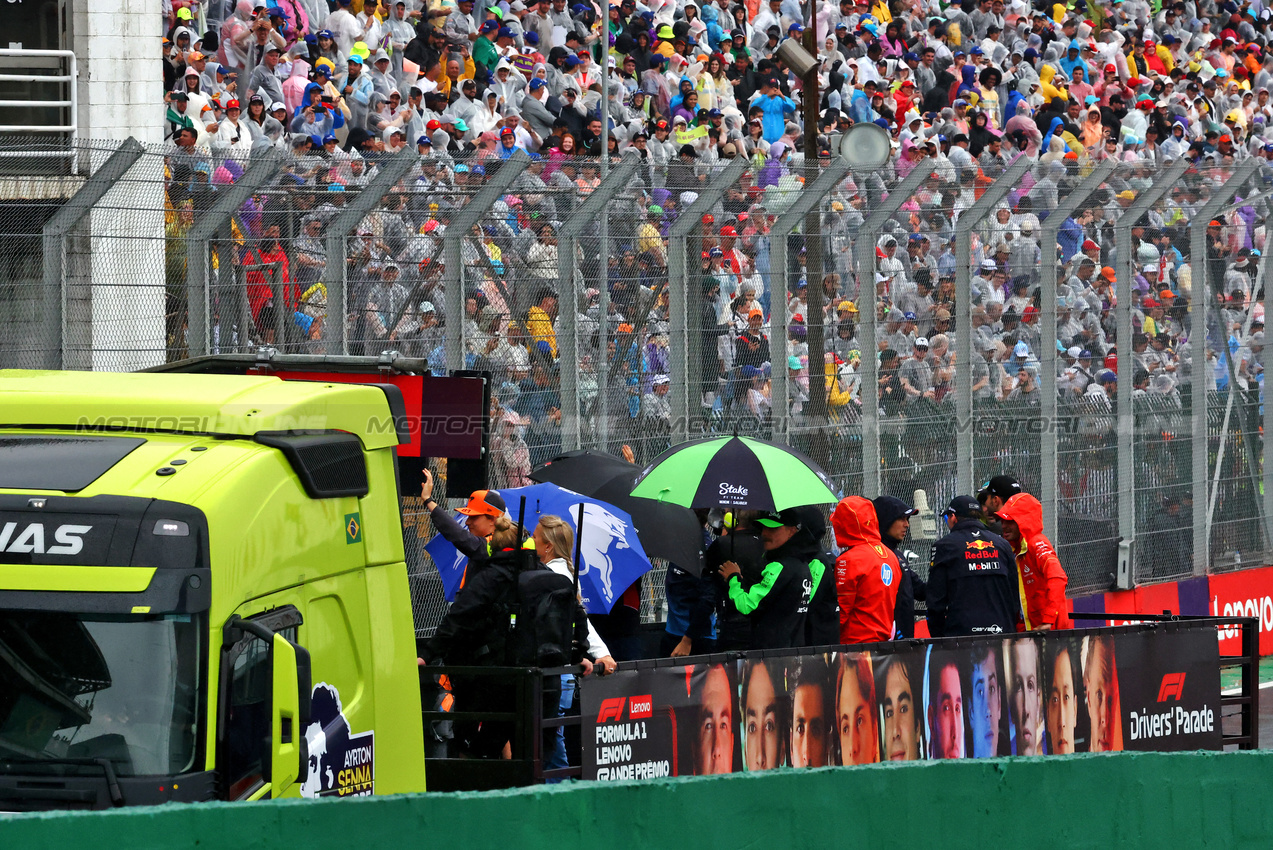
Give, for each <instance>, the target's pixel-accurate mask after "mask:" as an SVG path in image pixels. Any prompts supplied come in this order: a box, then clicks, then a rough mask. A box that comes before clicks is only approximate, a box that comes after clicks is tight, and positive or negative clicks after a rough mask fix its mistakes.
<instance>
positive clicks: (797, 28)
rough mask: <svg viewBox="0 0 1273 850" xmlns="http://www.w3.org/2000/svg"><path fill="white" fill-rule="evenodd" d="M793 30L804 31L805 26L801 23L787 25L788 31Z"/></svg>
mask: <svg viewBox="0 0 1273 850" xmlns="http://www.w3.org/2000/svg"><path fill="white" fill-rule="evenodd" d="M792 31H794V32H804V27H803V26H801V25H800V24H792V25H791V26H789V27H787V32H792Z"/></svg>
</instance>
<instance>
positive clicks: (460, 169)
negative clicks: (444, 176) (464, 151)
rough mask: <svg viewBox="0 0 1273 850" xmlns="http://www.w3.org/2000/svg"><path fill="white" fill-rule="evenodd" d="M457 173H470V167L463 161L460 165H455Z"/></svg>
mask: <svg viewBox="0 0 1273 850" xmlns="http://www.w3.org/2000/svg"><path fill="white" fill-rule="evenodd" d="M455 173H456V174H468V173H469V167H468V166H467V165H465V164H464V163H462V162H461V163H460V164H459V165H457V166H455Z"/></svg>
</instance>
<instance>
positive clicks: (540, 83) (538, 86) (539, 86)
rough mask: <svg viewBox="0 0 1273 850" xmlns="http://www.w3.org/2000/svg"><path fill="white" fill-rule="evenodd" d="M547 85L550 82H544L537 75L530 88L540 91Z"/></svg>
mask: <svg viewBox="0 0 1273 850" xmlns="http://www.w3.org/2000/svg"><path fill="white" fill-rule="evenodd" d="M546 85H548V83H546V82H544V81H543V80H541V79H540V78H539V77H535V78H534V79H533V80H531V81H530V90H531V91H539V90H540V89H542V88H543V87H544V86H546Z"/></svg>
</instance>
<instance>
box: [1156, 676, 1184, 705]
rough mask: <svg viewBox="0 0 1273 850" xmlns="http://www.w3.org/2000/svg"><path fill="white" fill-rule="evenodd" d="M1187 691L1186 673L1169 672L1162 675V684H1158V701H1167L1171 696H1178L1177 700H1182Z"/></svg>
mask: <svg viewBox="0 0 1273 850" xmlns="http://www.w3.org/2000/svg"><path fill="white" fill-rule="evenodd" d="M1184 693H1185V674H1184V673H1168V674H1167V675H1166V676H1163V677H1162V684H1161V685H1159V686H1158V701H1159V702H1166V701H1167V700H1168V699H1170V698H1171V697H1173V696H1174V697H1175V698H1176V702H1180V700H1181V698H1183V697H1184Z"/></svg>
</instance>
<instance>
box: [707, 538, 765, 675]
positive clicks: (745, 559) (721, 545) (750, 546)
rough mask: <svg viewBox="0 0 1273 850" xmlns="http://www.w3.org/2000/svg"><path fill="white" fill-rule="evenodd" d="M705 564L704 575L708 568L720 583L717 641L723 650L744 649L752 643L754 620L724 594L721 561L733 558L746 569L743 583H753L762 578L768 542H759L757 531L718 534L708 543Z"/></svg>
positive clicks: (743, 569) (717, 595)
mask: <svg viewBox="0 0 1273 850" xmlns="http://www.w3.org/2000/svg"><path fill="white" fill-rule="evenodd" d="M731 538H732V539H731ZM705 560H706V566H705V567H704V569H703V575H707V574H708V573H709V572H710V573H711V574H712V575H713V576H714V577H715V581H716V582H717V583H718V584H719V585H720V590H719V591H718V593H717V594H716V598H718V599H719V600H720V607H719V609H718V611H717V615H716V641H717V647H718V648H719V649H721V650H726V649H742V648H744V647H748V646H750V645H751V623H750V622H749V621H748V619H747V618H746V617H744V616H743V615H742V614H740V613H738V609H737V608H736V607H735V606H734V604H733V603H731V602H730V601H729V599H727V598H726V596H725V583H724V582H723V581H721V579H720V575H719V573H720V565H721V564H723V563H725V562H726V561H733V562H734V563H736V564H738V566H739V567H740V568H741V569H742V571H743V581H744V583H746V584H748V585H750V584H751V583H753V582H756V581H759V580H760V568H761V567H763V566H764V564H765V546H764V544H763V543H761V542H760V534H759V533H758V532H756V531H752V530H750V529H748V530H741V531H738V532H735V533H734V534H726V535H724V536H723V537H717V538H716V540H714V541H713V542H712V545H711V546H709V547H707V554H706V556H705Z"/></svg>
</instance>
